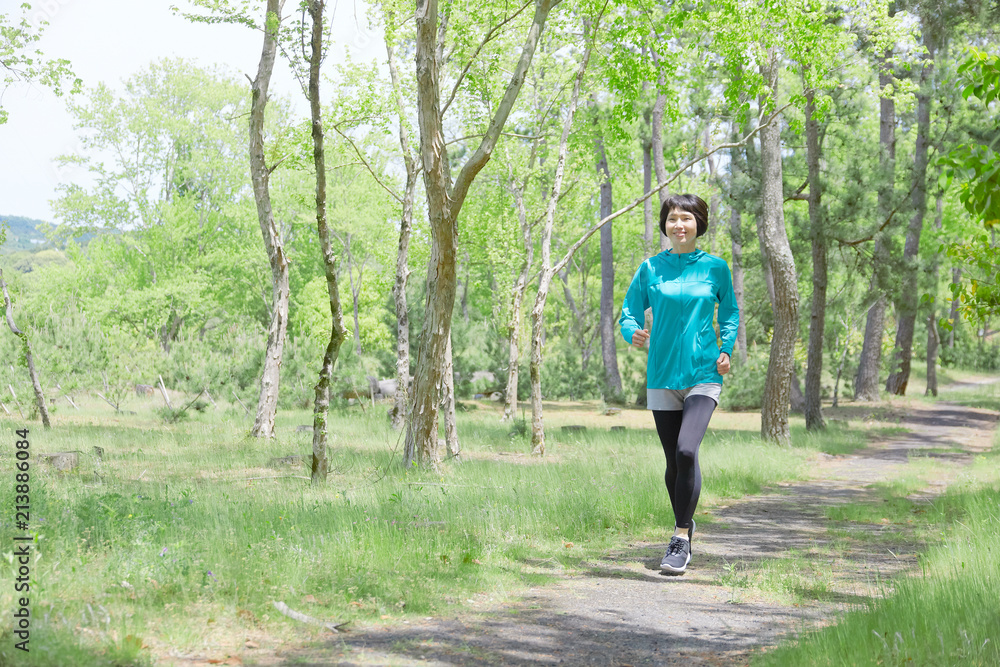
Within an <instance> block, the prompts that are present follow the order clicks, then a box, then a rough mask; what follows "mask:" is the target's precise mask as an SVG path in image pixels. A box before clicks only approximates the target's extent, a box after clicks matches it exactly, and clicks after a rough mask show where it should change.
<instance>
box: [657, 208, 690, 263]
mask: <svg viewBox="0 0 1000 667" xmlns="http://www.w3.org/2000/svg"><path fill="white" fill-rule="evenodd" d="M664 227H665V228H666V230H667V238H669V239H670V246H671V247H672V248H673V249H674V252H678V253H684V252H691V251H692V250H694V247H695V241H696V240H697V238H698V222H697V220H695V218H694V214H693V213H689V212H688V211H684V210H681V209H679V208H673V209H670V213H669V214H668V215H667V221H666V224H665V225H664Z"/></svg>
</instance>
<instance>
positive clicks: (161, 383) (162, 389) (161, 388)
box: [157, 375, 174, 410]
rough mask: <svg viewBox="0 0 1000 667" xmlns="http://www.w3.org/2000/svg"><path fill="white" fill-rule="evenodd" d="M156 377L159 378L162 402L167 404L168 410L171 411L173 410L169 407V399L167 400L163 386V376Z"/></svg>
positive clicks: (172, 407) (165, 389)
mask: <svg viewBox="0 0 1000 667" xmlns="http://www.w3.org/2000/svg"><path fill="white" fill-rule="evenodd" d="M157 377H158V378H160V393H161V394H163V401H164V403H166V404H167V407H168V408H170V409H171V410H173V409H174V406H172V405H170V399H169V398H167V388H166V387H164V386H163V376H162V375H158V376H157Z"/></svg>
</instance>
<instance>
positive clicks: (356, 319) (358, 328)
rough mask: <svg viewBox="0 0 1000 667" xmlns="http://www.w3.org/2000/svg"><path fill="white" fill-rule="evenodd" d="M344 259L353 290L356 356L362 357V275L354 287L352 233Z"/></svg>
mask: <svg viewBox="0 0 1000 667" xmlns="http://www.w3.org/2000/svg"><path fill="white" fill-rule="evenodd" d="M344 258H345V259H346V260H347V285H348V287H349V288H350V290H351V309H352V315H353V316H354V354H356V355H357V356H358V357H360V356H361V322H360V319H359V317H358V299H359V298H360V296H361V275H360V272H359V274H358V285H357V287H355V285H354V257H353V256H352V255H351V233H350V232H348V233H346V234H345V235H344Z"/></svg>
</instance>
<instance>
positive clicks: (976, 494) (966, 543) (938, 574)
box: [753, 384, 1000, 667]
mask: <svg viewBox="0 0 1000 667" xmlns="http://www.w3.org/2000/svg"><path fill="white" fill-rule="evenodd" d="M946 398H947V400H949V401H951V402H956V403H961V404H965V405H970V406H973V407H981V408H989V409H992V410H1000V385H997V384H993V385H990V386H984V387H981V388H979V389H974V390H962V391H955V392H949V393H948V394H947V395H946ZM921 464H922V465H921ZM931 467H932V464H931V463H930V462H929V461H924V462H919V463H918V465H917V466H916V467H915V468H914V475H913V476H912V477H909V478H906V477H904V478H902V479H899V480H896V481H895V482H893V483H891V484H884V485H882V486H881V487H880V488H879V492H880V494H879V495H880V498H879V499H878V501H877V503H876V504H872V505H859V506H849V507H841V508H837V509H836V510H835V513H836V516H833V517H832V518H835V519H837V520H838V521H844V520H850V521H859V522H866V521H867V522H871V523H877V522H878V521H880V520H883V521H884V520H885V519H886V518H888V519H889V521H891V522H894V523H909V524H911V525H912V524H914V523H916V524H917V525H916V526H915V527H916V529H917V530H919V531H920V532H921V534H922V535H923V536H924V538H925V539H926V540H927V541H928V543H930V544H933V545H934V546H933V548H931V549H929V550H928V551H927V552H926V553H924V554H922V556H921V559H920V573H919V576H915V577H910V578H900V579H897V580H896V581H893V582H892V590H891V591H888V590H887V595H886V596H885V597H884V598H876V599H873V600H871V601H870V602H869V603H868V604H867V605H865V606H863V607H860V608H858V609H856V610H854V611H852V612H850V613H849V614H847V615H846V616H845V617H844V618H842V619H841V620H840V621H839V622H837V623H836V624H835V625H832V626H830V627H827V628H824V629H823V630H820V631H817V632H813V633H808V634H806V635H805V636H804V637H803V638H802V639H801V640H799V641H796V642H792V643H789V644H787V645H785V646H782V647H780V648H778V649H776V650H774V651H770V652H767V653H765V654H764V655H763V656H761V657H760V658H758V659H757V660H755V661H754V662H753V664H754V665H755V666H756V667H763V666H774V667H776V666H789V667H791V666H796V667H797V666H799V665H817V666H823V665H829V666H831V667H832V666H835V665H899V666H903V665H968V666H976V667H979V666H981V667H988V666H993V665H1000V597H998V591H1000V433H998V434H997V438H996V439H995V440H994V443H993V449H992V450H991V451H989V452H988V453H985V454H982V455H979V456H977V458H976V460H975V461H974V463H973V465H972V466H971V467H970V468H969V469H968V470H967V471H966V472H965V473H964V474H963V476H962V478H961V480H960V481H959V482H958V483H957V484H953V485H951V486H950V487H949V488H948V490H947V491H946V492H945V493H944V494H943V495H941V496H939V497H937V498H935V499H934V501H933V502H932V503H930V504H928V503H924V502H918V501H916V500H914V499H913V498H912V496H911V494H912V492H913V491H914V490H916V489H918V488H921V487H922V486H923V485H924V484H925V480H926V479H927V478H928V476H930V475H932V474H933V470H931V469H930V468H931Z"/></svg>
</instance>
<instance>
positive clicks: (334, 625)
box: [273, 601, 350, 632]
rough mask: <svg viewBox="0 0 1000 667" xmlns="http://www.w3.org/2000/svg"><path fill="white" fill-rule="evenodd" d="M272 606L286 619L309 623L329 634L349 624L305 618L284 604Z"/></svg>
mask: <svg viewBox="0 0 1000 667" xmlns="http://www.w3.org/2000/svg"><path fill="white" fill-rule="evenodd" d="M273 604H274V608H275V609H277V610H278V611H279V612H281V613H282V614H284V615H285V616H287V617H288V618H290V619H292V620H293V621H299V622H300V623H309V624H310V625H320V626H323V627H324V628H326V629H327V630H329V631H330V632H340V628H342V627H344V626H345V625H347V624H348V623H350V621H346V622H344V623H327V622H326V621H321V620H319V619H318V618H313V617H312V616H307V615H305V614H303V613H302V612H299V611H295V610H294V609H291V608H289V606H288V605H287V604H285V603H284V602H277V601H275V602H274V603H273Z"/></svg>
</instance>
